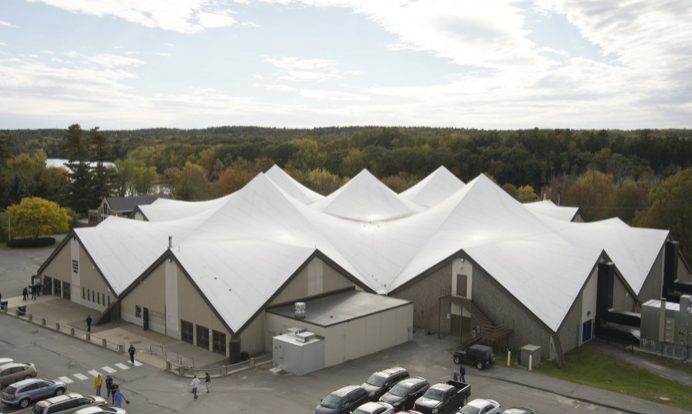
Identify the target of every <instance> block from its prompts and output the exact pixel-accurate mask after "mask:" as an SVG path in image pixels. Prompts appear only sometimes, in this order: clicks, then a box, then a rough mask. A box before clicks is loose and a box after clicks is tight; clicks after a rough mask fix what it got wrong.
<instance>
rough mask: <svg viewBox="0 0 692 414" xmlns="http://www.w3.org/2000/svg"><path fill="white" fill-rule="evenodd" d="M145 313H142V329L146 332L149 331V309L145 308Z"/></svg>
mask: <svg viewBox="0 0 692 414" xmlns="http://www.w3.org/2000/svg"><path fill="white" fill-rule="evenodd" d="M143 309H144V311H143V312H142V327H143V328H144V330H145V331H146V330H147V329H149V308H143Z"/></svg>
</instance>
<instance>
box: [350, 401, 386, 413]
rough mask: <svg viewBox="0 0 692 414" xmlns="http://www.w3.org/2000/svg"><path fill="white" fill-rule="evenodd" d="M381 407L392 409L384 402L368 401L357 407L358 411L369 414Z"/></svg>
mask: <svg viewBox="0 0 692 414" xmlns="http://www.w3.org/2000/svg"><path fill="white" fill-rule="evenodd" d="M381 407H386V408H393V407H392V405H391V404H387V403H385V402H381V401H370V402H366V403H365V404H363V405H361V406H360V407H358V409H359V410H363V411H366V412H369V413H371V412H373V411H375V410H376V409H378V408H381Z"/></svg>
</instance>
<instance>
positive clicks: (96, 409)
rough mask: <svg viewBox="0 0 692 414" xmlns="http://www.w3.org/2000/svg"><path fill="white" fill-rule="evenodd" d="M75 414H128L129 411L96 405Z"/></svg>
mask: <svg viewBox="0 0 692 414" xmlns="http://www.w3.org/2000/svg"><path fill="white" fill-rule="evenodd" d="M74 414H127V411H125V410H123V409H122V408H118V407H101V406H98V405H95V406H93V407H87V408H82V409H81V410H79V411H76V412H75V413H74Z"/></svg>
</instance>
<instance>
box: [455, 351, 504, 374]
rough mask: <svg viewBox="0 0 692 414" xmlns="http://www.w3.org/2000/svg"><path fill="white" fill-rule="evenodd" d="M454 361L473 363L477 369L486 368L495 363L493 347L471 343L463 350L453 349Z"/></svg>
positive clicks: (457, 362)
mask: <svg viewBox="0 0 692 414" xmlns="http://www.w3.org/2000/svg"><path fill="white" fill-rule="evenodd" d="M452 359H453V360H454V363H455V364H457V365H459V364H462V363H464V364H470V365H475V366H476V368H478V369H483V368H488V367H490V366H491V365H493V364H494V363H495V353H494V352H493V349H492V348H491V347H489V346H486V345H471V346H470V347H468V348H467V349H466V350H465V351H455V352H454V356H452Z"/></svg>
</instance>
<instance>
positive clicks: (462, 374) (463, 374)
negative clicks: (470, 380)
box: [459, 364, 466, 384]
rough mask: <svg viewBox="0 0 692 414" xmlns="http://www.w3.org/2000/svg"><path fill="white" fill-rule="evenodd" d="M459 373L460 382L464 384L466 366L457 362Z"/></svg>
mask: <svg viewBox="0 0 692 414" xmlns="http://www.w3.org/2000/svg"><path fill="white" fill-rule="evenodd" d="M459 374H460V376H461V382H463V383H464V384H465V383H466V368H464V366H463V365H461V364H459Z"/></svg>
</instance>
